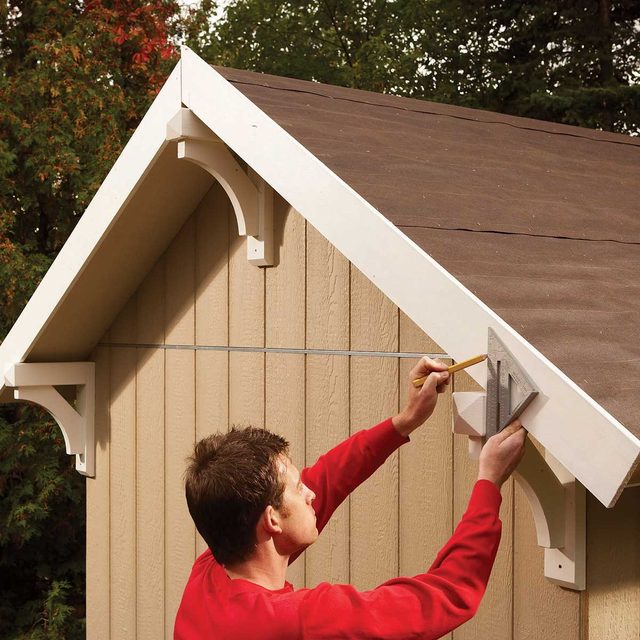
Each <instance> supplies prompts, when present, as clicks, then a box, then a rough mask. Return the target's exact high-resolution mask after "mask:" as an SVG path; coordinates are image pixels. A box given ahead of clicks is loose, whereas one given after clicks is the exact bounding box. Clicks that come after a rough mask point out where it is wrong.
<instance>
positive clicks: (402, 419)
mask: <svg viewBox="0 0 640 640" xmlns="http://www.w3.org/2000/svg"><path fill="white" fill-rule="evenodd" d="M423 376H428V377H427V379H426V381H425V383H424V384H423V385H422V387H420V388H416V387H415V386H414V384H413V381H414V380H415V379H416V378H422V377H423ZM449 380H450V376H449V372H448V371H447V365H446V364H445V363H444V362H441V361H440V360H432V359H431V358H429V357H427V356H423V357H422V358H421V359H420V362H418V364H417V365H416V366H415V367H414V368H413V369H411V372H410V373H409V399H408V400H407V405H406V406H405V408H404V409H403V410H402V411H401V412H400V413H399V414H398V415H397V416H395V417H394V418H393V426H394V427H395V428H396V430H397V431H398V433H400V435H403V436H408V435H409V434H410V433H411V432H412V431H415V430H416V429H417V428H418V427H419V426H420V425H421V424H423V423H424V422H425V421H426V420H427V418H429V416H430V415H431V414H432V413H433V410H434V409H435V408H436V403H437V401H438V394H439V393H443V392H444V391H445V389H446V386H447V385H448V384H449Z"/></svg>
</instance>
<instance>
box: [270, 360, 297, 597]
mask: <svg viewBox="0 0 640 640" xmlns="http://www.w3.org/2000/svg"><path fill="white" fill-rule="evenodd" d="M304 358H305V357H304V356H303V355H297V354H289V353H268V354H267V363H266V374H265V378H266V403H265V428H267V429H269V431H272V432H273V433H278V434H280V435H281V436H283V437H284V438H286V439H287V440H288V441H289V445H290V450H289V453H290V455H291V459H292V461H293V464H294V465H296V466H297V467H298V469H302V468H303V467H304V453H305V451H304V450H305V446H304V434H305V410H304V389H305V384H304V369H305V363H304ZM304 568H305V557H304V554H302V555H301V556H300V557H299V558H297V559H296V561H295V562H294V563H293V564H291V565H290V566H289V568H288V570H287V580H288V581H289V582H290V583H291V584H292V585H293V586H294V587H296V588H300V587H303V586H304V585H305V571H304Z"/></svg>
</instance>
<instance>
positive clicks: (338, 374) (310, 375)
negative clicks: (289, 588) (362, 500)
mask: <svg viewBox="0 0 640 640" xmlns="http://www.w3.org/2000/svg"><path fill="white" fill-rule="evenodd" d="M306 414H307V415H306V423H307V434H306V450H307V465H308V466H310V465H312V464H314V463H315V461H316V460H317V459H318V458H319V457H320V456H321V455H323V454H324V453H326V452H327V451H329V449H331V448H332V447H334V446H335V445H337V444H339V443H340V442H342V441H343V440H345V439H346V438H348V437H349V358H348V357H346V356H320V355H309V356H307V375H306ZM349 500H350V499H349V498H347V499H346V500H345V501H344V503H343V504H342V505H341V506H340V507H338V509H337V510H336V511H335V513H334V514H333V516H332V518H331V520H330V521H329V523H328V524H327V526H326V527H325V529H324V531H322V533H321V534H320V537H319V538H318V540H317V541H316V542H315V543H314V544H313V545H312V546H311V547H310V548H309V549H308V550H307V551H306V552H305V555H306V579H307V580H306V581H307V586H308V587H314V586H315V585H317V584H318V583H320V582H326V581H328V582H337V583H347V582H349V579H350V574H349V524H350V522H349Z"/></svg>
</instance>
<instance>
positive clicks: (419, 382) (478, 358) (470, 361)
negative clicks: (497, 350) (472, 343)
mask: <svg viewBox="0 0 640 640" xmlns="http://www.w3.org/2000/svg"><path fill="white" fill-rule="evenodd" d="M487 358H488V355H487V354H486V353H483V354H482V355H480V356H475V357H473V358H469V359H468V360H463V361H462V362H458V363H457V364H452V365H451V366H450V367H447V371H448V372H449V373H455V372H456V371H461V370H462V369H466V368H467V367H470V366H471V365H474V364H478V362H483V361H484V360H486V359H487ZM426 380H427V376H422V378H416V379H415V380H414V381H413V386H414V387H421V386H422V385H423V384H424V383H425V382H426Z"/></svg>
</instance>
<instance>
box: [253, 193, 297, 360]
mask: <svg viewBox="0 0 640 640" xmlns="http://www.w3.org/2000/svg"><path fill="white" fill-rule="evenodd" d="M273 226H274V242H275V244H276V245H277V247H278V251H277V254H278V266H277V267H276V268H275V269H265V270H264V271H265V277H266V284H265V295H266V310H265V328H266V346H267V347H287V348H290V349H291V348H304V346H305V312H306V308H305V255H306V251H305V222H304V218H303V217H302V216H301V215H300V214H299V213H298V212H297V211H295V210H293V209H292V208H291V207H290V206H289V205H288V204H287V203H286V202H285V201H284V200H283V199H282V198H280V197H279V196H277V197H276V200H275V206H274V216H273ZM254 268H255V267H254Z"/></svg>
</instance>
